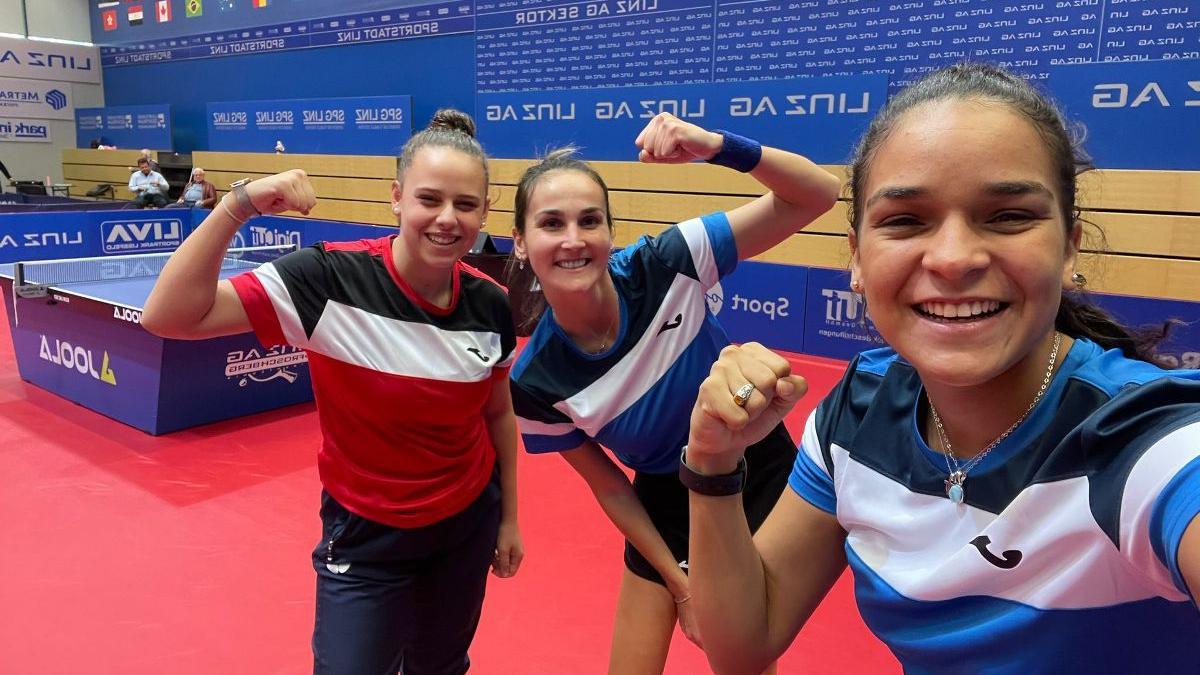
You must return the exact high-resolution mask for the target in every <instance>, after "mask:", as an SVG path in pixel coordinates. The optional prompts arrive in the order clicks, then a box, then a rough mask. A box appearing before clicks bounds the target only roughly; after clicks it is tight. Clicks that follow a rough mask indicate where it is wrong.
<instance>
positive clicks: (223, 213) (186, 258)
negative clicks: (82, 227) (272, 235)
mask: <svg viewBox="0 0 1200 675" xmlns="http://www.w3.org/2000/svg"><path fill="white" fill-rule="evenodd" d="M244 189H245V191H246V196H247V197H248V198H249V200H250V204H251V205H252V206H253V209H251V208H250V207H248V206H245V205H239V204H238V202H237V200H236V199H235V198H234V193H232V192H231V193H229V194H227V195H226V196H225V198H224V199H223V200H222V201H221V203H220V204H219V205H218V207H217V208H216V209H214V210H213V212H212V213H210V214H209V215H208V217H207V218H205V219H204V222H202V223H200V226H199V227H197V228H196V230H195V231H194V232H192V234H191V235H189V236H188V238H187V239H185V240H184V241H183V244H182V245H180V247H179V249H178V250H176V251H175V253H174V254H172V255H171V259H170V260H169V261H167V264H166V266H165V267H164V268H163V271H162V274H160V275H159V278H158V282H157V283H155V284H154V290H153V291H151V293H150V297H149V298H148V299H147V300H146V308H145V311H143V312H142V326H143V327H144V328H145V329H146V330H148V331H150V332H151V333H154V334H155V335H159V336H162V337H168V338H178V339H184V340H198V339H202V338H208V337H215V336H218V335H232V334H234V333H244V332H247V331H249V330H250V320H249V318H248V317H247V316H246V310H245V309H244V308H243V307H242V302H241V300H240V299H239V298H238V296H237V293H236V292H235V291H234V290H233V285H232V284H230V283H229V282H228V281H224V280H222V281H218V277H219V276H220V271H221V260H222V258H223V256H224V255H225V251H226V250H227V249H228V248H229V242H230V240H231V239H233V235H234V233H236V232H237V229H238V228H239V227H240V226H241V225H242V224H243V223H244V222H245V221H246V218H248V217H250V216H252V215H254V213H253V211H255V210H257V211H258V212H259V213H261V214H274V213H283V212H285V211H299V212H301V213H305V214H307V213H308V212H309V210H310V209H312V207H313V205H314V204H316V197H315V196H314V194H313V188H312V185H311V184H310V183H309V181H308V176H306V175H305V174H304V172H303V171H301V170H299V169H293V170H291V171H287V172H284V173H280V174H276V175H274V176H269V177H267V178H263V179H260V180H256V181H253V182H251V183H249V184H248V185H246V186H245V188H244Z"/></svg>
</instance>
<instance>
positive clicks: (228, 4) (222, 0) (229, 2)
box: [217, 0, 236, 12]
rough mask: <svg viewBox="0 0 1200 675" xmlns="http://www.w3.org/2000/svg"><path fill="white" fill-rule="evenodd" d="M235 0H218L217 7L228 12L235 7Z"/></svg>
mask: <svg viewBox="0 0 1200 675" xmlns="http://www.w3.org/2000/svg"><path fill="white" fill-rule="evenodd" d="M235 8H236V6H235V5H234V0H217V9H219V10H221V11H222V12H228V11H231V10H233V9H235Z"/></svg>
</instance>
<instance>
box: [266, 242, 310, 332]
mask: <svg viewBox="0 0 1200 675" xmlns="http://www.w3.org/2000/svg"><path fill="white" fill-rule="evenodd" d="M254 276H255V277H256V278H257V279H258V281H259V283H261V284H262V287H263V290H265V291H266V292H267V297H268V298H270V299H271V304H272V305H274V306H275V316H277V317H279V326H280V327H281V328H282V329H283V336H284V337H285V338H287V341H288V344H290V345H293V346H295V347H300V348H301V349H307V348H308V335H307V334H305V332H304V326H303V325H302V324H301V323H300V313H299V312H298V311H296V305H295V304H293V303H292V296H291V294H290V293H288V290H287V286H285V285H284V284H283V279H282V278H281V277H280V276H279V270H277V269H275V265H274V263H266V264H263V265H260V266H259V267H258V268H257V269H255V270H254Z"/></svg>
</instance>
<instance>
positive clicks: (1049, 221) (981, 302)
mask: <svg viewBox="0 0 1200 675" xmlns="http://www.w3.org/2000/svg"><path fill="white" fill-rule="evenodd" d="M1056 185H1057V182H1056V180H1055V175H1054V169H1053V166H1052V162H1051V159H1050V155H1049V153H1048V151H1047V150H1046V147H1045V142H1044V141H1043V140H1042V139H1041V137H1040V136H1039V135H1038V133H1037V131H1036V130H1035V129H1034V127H1033V126H1031V125H1030V124H1029V122H1028V121H1026V120H1025V118H1023V117H1021V116H1020V115H1019V114H1017V113H1016V112H1014V111H1013V110H1011V109H1010V108H1008V107H1006V106H1004V105H1000V104H996V103H990V102H983V101H964V100H958V99H950V100H939V101H933V102H930V103H926V104H922V105H920V106H918V107H916V108H914V109H912V110H910V111H909V112H907V113H906V114H905V115H904V116H903V117H902V118H901V119H900V120H899V121H898V122H897V124H896V126H895V128H894V129H893V130H892V133H891V134H890V135H889V136H888V137H887V139H886V140H885V141H883V143H882V144H881V145H879V147H878V148H877V150H876V154H875V156H874V158H873V159H872V161H871V164H870V170H869V172H868V174H867V175H866V180H865V182H864V183H863V186H862V187H863V190H862V199H863V207H862V212H861V215H860V218H859V225H858V228H857V231H856V232H852V233H851V247H852V248H853V250H854V254H853V258H852V263H851V273H852V276H853V279H854V280H855V281H857V282H859V283H861V284H862V289H863V292H864V293H865V295H866V298H867V306H868V308H869V311H870V315H871V319H872V320H873V321H874V323H875V326H876V327H877V329H878V330H879V333H880V334H881V335H882V336H883V337H884V339H885V340H887V341H888V343H889V344H890V345H892V347H893V348H895V349H896V351H897V352H898V353H900V354H901V355H902V356H903V357H904V358H905V359H907V360H908V361H909V362H910V363H912V364H913V366H914V367H915V368H916V369H917V371H918V372H919V373H920V375H921V378H922V379H923V380H925V381H926V382H929V381H931V380H933V381H938V382H941V383H945V384H948V385H951V386H975V385H981V384H985V383H987V382H989V381H991V380H993V379H994V378H996V377H998V376H1000V375H1002V374H1004V373H1006V372H1009V371H1010V370H1012V369H1013V368H1014V367H1022V368H1024V367H1026V366H1027V367H1031V368H1034V369H1038V368H1044V367H1045V365H1044V364H1045V354H1044V353H1043V351H1042V349H1041V348H1040V347H1039V345H1043V344H1048V341H1049V340H1050V336H1051V332H1052V331H1053V327H1054V319H1055V316H1056V314H1057V312H1058V306H1059V302H1060V299H1061V294H1062V289H1063V288H1064V287H1066V286H1067V285H1068V284H1069V283H1070V276H1071V273H1072V271H1073V270H1074V266H1075V258H1076V255H1077V252H1078V247H1079V227H1078V226H1077V225H1072V226H1071V227H1070V228H1068V227H1067V225H1066V223H1065V222H1064V215H1063V213H1064V209H1063V202H1062V199H1063V196H1062V195H1058V194H1056V193H1055V190H1056V189H1057V187H1056ZM1035 348H1037V349H1036V351H1034V350H1035Z"/></svg>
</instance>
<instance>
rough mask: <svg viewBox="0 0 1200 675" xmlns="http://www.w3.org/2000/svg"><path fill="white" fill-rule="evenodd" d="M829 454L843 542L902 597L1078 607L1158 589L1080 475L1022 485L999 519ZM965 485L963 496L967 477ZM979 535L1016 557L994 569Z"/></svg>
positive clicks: (841, 454) (838, 451) (837, 450)
mask: <svg viewBox="0 0 1200 675" xmlns="http://www.w3.org/2000/svg"><path fill="white" fill-rule="evenodd" d="M832 453H833V457H834V472H833V473H834V480H835V482H836V483H837V518H838V521H839V522H840V523H841V524H842V527H843V528H844V529H845V530H846V531H847V532H849V533H850V534H849V536H848V537H847V540H846V541H847V543H848V544H849V545H850V546H851V547H852V548H853V550H854V552H855V553H856V554H858V556H859V557H860V558H862V560H863V561H864V562H865V563H866V564H867V565H868V566H870V567H871V569H872V570H874V571H875V572H876V573H877V574H878V575H879V576H880V577H881V578H882V579H883V580H884V581H885V582H886V583H887V584H889V585H890V586H891V587H892V588H893V589H895V590H896V591H897V592H898V593H900V594H901V595H904V596H905V597H908V598H910V599H913V600H924V601H938V600H949V599H953V598H958V597H963V596H966V595H982V596H989V597H993V598H1002V599H1007V600H1012V601H1014V602H1020V603H1023V604H1025V605H1029V606H1032V607H1036V608H1040V609H1082V608H1092V607H1108V606H1112V605H1116V604H1120V603H1125V602H1132V601H1137V600H1144V599H1147V598H1153V597H1157V596H1159V595H1161V594H1162V593H1161V591H1162V589H1161V588H1159V586H1158V584H1155V583H1153V582H1152V581H1151V580H1150V579H1148V578H1147V577H1146V576H1145V574H1144V573H1142V571H1141V570H1136V569H1134V568H1133V567H1132V566H1131V565H1130V564H1129V563H1128V561H1127V560H1125V559H1124V557H1123V556H1122V554H1121V552H1120V551H1118V550H1117V548H1116V546H1114V545H1113V543H1112V540H1111V539H1109V538H1108V536H1107V535H1106V534H1105V533H1104V531H1103V530H1102V529H1100V526H1099V525H1097V524H1096V521H1095V519H1094V518H1093V516H1092V512H1091V508H1090V504H1089V501H1088V480H1087V478H1084V477H1078V478H1070V479H1066V480H1062V481H1057V482H1053V483H1041V484H1035V485H1030V486H1029V487H1027V488H1025V489H1024V490H1023V491H1022V492H1021V493H1020V494H1019V495H1017V497H1016V499H1014V500H1013V501H1012V502H1011V503H1010V504H1009V505H1008V507H1007V508H1006V509H1005V510H1004V511H1003V512H1002V513H1001V514H1000V515H999V516H997V515H996V514H992V513H989V512H987V511H983V510H981V509H976V508H974V507H972V506H969V505H967V504H962V505H955V504H954V503H952V502H951V501H950V500H948V499H945V498H944V497H941V496H931V495H924V494H917V493H913V492H909V491H908V489H907V488H906V487H905V486H904V485H901V484H900V483H898V482H896V481H894V480H892V479H890V478H888V477H886V476H883V475H881V474H879V473H876V472H875V470H873V469H871V468H869V467H866V466H864V465H862V464H859V463H858V462H856V461H854V460H852V459H850V457H849V454H848V452H847V451H846V450H845V449H843V448H841V447H839V446H837V445H834V446H833V447H832ZM966 489H967V492H968V494H969V493H970V490H971V480H970V478H968V479H967V483H966ZM980 535H986V536H987V537H988V539H989V540H990V543H988V544H987V545H986V549H987V550H988V551H989V552H990V553H991V554H992V555H994V556H996V557H997V558H1000V557H1004V552H1005V551H1009V550H1012V549H1015V550H1019V551H1020V552H1021V555H1022V558H1021V561H1020V563H1019V564H1018V565H1016V566H1015V567H1012V568H1011V569H1002V568H1001V567H999V566H997V565H994V564H993V563H991V562H988V560H987V559H986V558H985V557H984V555H983V552H982V551H980V550H979V549H977V548H976V547H975V546H974V545H972V544H971V543H970V542H971V541H972V540H973V539H975V538H976V537H977V536H980ZM1096 579H1104V580H1106V583H1104V584H1097V583H1095V580H1096ZM1176 595H1177V594H1176Z"/></svg>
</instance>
